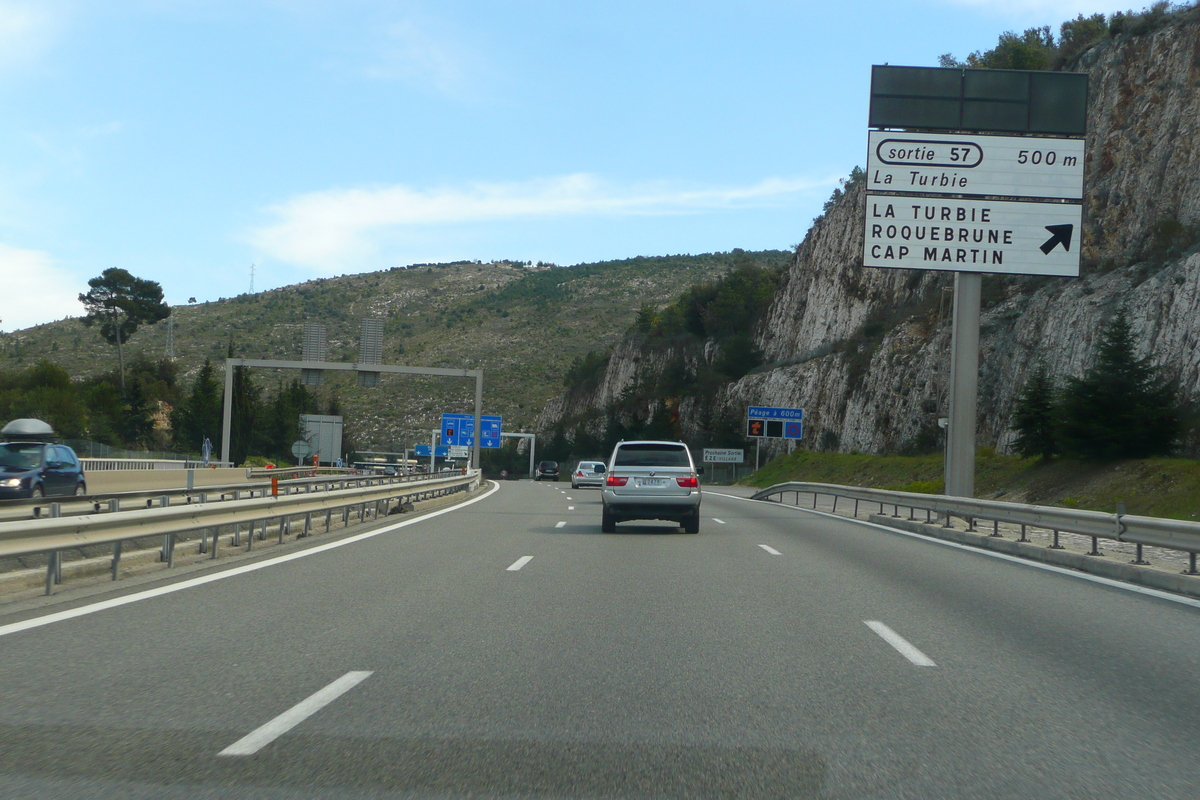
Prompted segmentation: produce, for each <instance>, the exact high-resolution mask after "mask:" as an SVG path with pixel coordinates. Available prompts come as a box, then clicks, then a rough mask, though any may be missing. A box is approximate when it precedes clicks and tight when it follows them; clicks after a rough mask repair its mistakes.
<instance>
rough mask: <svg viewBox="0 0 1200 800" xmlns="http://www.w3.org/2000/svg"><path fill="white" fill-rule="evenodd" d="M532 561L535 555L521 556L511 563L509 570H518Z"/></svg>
mask: <svg viewBox="0 0 1200 800" xmlns="http://www.w3.org/2000/svg"><path fill="white" fill-rule="evenodd" d="M530 561H533V556H521V557H520V558H518V559H517V560H516V561H514V562H513V563H512V564H510V565H509V567H508V571H509V572H516V571H517V570H519V569H520V568H521V567H523V566H525V565H526V564H528V563H529V562H530Z"/></svg>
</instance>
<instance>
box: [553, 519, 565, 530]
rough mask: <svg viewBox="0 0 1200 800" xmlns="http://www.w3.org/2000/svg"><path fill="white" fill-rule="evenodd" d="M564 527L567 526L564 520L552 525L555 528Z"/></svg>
mask: <svg viewBox="0 0 1200 800" xmlns="http://www.w3.org/2000/svg"><path fill="white" fill-rule="evenodd" d="M566 526H567V521H566V520H565V519H564V520H559V521H558V522H556V523H554V527H556V528H565V527H566Z"/></svg>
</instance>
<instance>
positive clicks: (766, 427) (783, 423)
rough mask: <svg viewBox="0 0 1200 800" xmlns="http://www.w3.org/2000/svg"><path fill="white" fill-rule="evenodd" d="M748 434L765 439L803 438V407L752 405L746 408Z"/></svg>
mask: <svg viewBox="0 0 1200 800" xmlns="http://www.w3.org/2000/svg"><path fill="white" fill-rule="evenodd" d="M746 435H747V436H752V437H758V438H763V439H803V438H804V409H803V408H771V407H770V406H750V407H749V408H747V409H746Z"/></svg>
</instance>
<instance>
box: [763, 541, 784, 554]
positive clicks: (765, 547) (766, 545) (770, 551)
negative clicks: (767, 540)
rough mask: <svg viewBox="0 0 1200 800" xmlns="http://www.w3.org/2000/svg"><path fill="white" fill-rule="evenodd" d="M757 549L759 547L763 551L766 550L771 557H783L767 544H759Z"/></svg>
mask: <svg viewBox="0 0 1200 800" xmlns="http://www.w3.org/2000/svg"><path fill="white" fill-rule="evenodd" d="M759 547H761V548H762V549H763V550H766V551H767V552H768V553H770V554H771V555H773V556H781V555H783V553H781V552H779V551H778V550H776V549H775V548H774V547H771V546H770V545H769V544H760V545H759Z"/></svg>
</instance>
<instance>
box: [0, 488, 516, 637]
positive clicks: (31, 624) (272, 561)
mask: <svg viewBox="0 0 1200 800" xmlns="http://www.w3.org/2000/svg"><path fill="white" fill-rule="evenodd" d="M488 483H490V484H492V488H491V489H489V490H488V492H487V494H482V495H480V496H479V497H476V498H475V499H473V500H467V501H466V502H463V503H459V504H458V505H455V506H450V507H449V508H443V509H440V510H438V511H430V512H429V513H428V514H425V515H423V516H420V517H417V518H415V519H409V520H405V521H404V522H397V523H395V524H393V525H388V526H386V527H383V528H377V529H375V530H372V531H367V532H365V533H358V534H355V535H354V536H347V537H346V538H345V539H339V540H338V541H336V542H328V543H327V544H322V545H317V546H316V547H312V548H309V549H307V550H301V551H300V552H298V553H288V554H287V555H283V556H276V557H275V558H268V559H266V560H264V561H256V562H254V563H253V564H246V565H244V566H241V567H232V568H230V569H226V570H222V571H221V572H215V573H213V574H211V575H203V576H201V577H199V578H189V579H188V580H185V581H180V582H179V583H172V584H170V585H169V586H159V587H157V588H154V589H147V590H146V591H144V592H134V593H132V594H127V595H124V596H123V597H114V598H113V599H111V600H103V601H101V602H99V603H92V604H90V605H86V606H79V607H78V608H72V609H68V610H67V611H57V612H55V613H53V614H47V615H45V616H44V617H33V618H31V619H26V620H22V621H20V622H13V623H10V624H8V625H0V636H8V635H9V634H11V633H17V632H19V631H25V630H29V629H30V628H40V627H42V626H43V625H50V624H51V623H54V622H62V621H63V620H68V619H74V618H75V617H83V616H86V615H88V614H95V613H96V612H97V611H105V610H107V609H110V608H118V607H120V606H125V605H129V604H130V603H136V602H138V601H139V600H149V599H150V598H152V597H161V596H162V595H164V594H172V593H173V592H182V591H183V590H185V589H191V588H193V587H196V586H203V585H204V584H206V583H212V582H214V581H221V580H225V579H226V578H232V577H235V576H237V575H245V574H246V573H247V572H254V571H256V570H260V569H266V568H267V567H273V566H275V565H276V564H283V563H285V562H288V561H295V560H296V559H298V558H307V557H308V556H315V555H316V554H317V553H324V552H325V551H327V550H333V549H336V548H338V547H345V546H346V545H348V544H354V543H355V542H361V541H363V540H364V539H370V538H373V537H375V536H382V535H383V534H385V533H391V532H392V531H395V530H399V529H400V528H406V527H408V526H409V525H416V524H417V523H418V522H424V521H425V520H427V519H432V518H433V517H440V516H441V515H442V514H449V513H450V512H452V511H458V510H459V509H461V508H466V507H467V506H469V505H473V504H474V503H478V502H479V501H480V500H486V499H487V498H489V497H491V496H492V495H493V494H495V493H496V492H498V491H499V490H500V484H498V483H496V482H495V481H488Z"/></svg>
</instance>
